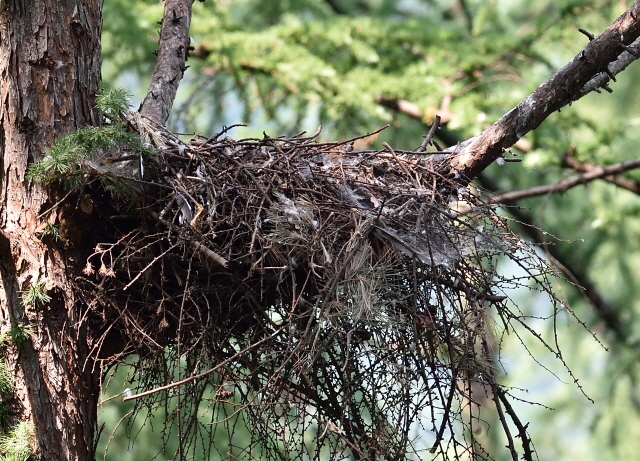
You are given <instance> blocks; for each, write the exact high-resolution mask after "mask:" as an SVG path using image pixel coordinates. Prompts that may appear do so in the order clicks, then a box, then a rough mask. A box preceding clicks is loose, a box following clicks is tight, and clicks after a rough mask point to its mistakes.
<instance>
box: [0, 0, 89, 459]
mask: <svg viewBox="0 0 640 461" xmlns="http://www.w3.org/2000/svg"><path fill="white" fill-rule="evenodd" d="M100 33H101V1H100V0H85V1H83V2H79V1H77V0H57V1H54V2H51V1H47V0H7V1H3V2H1V3H0V95H1V98H2V99H1V100H0V162H1V163H0V181H1V184H2V188H1V190H0V316H1V318H0V321H1V322H2V325H1V329H2V331H3V332H6V331H8V330H9V328H11V327H12V326H13V327H14V328H15V327H16V326H20V325H25V324H30V325H31V326H32V327H33V328H34V333H35V334H34V335H33V336H32V337H31V338H30V339H29V340H27V341H25V342H24V344H23V345H22V346H20V347H16V346H15V345H13V346H10V347H8V349H7V354H6V355H7V357H6V359H7V361H8V363H12V364H15V371H16V376H17V379H16V399H17V401H19V405H16V407H19V408H20V411H19V412H18V413H19V414H16V415H15V416H16V418H15V420H16V421H18V420H31V421H32V422H33V424H34V427H35V436H36V437H35V440H36V442H35V444H36V446H35V447H34V448H35V449H36V456H35V457H34V458H35V459H42V460H89V459H94V440H93V439H94V433H95V426H96V409H97V399H98V395H99V384H100V369H99V367H97V366H96V365H95V363H94V362H92V360H91V354H90V353H89V351H90V345H91V342H90V341H91V337H92V335H91V332H90V330H89V326H88V325H87V323H86V322H85V321H83V318H84V317H82V316H81V314H82V312H83V309H82V304H81V302H80V301H79V300H78V299H76V298H75V296H74V290H73V270H74V268H72V267H70V264H72V263H73V261H74V260H75V261H78V258H75V257H74V256H75V255H78V254H79V253H80V249H81V248H82V246H83V242H82V241H74V242H70V241H69V242H67V243H66V244H63V243H61V242H54V241H51V242H48V243H44V242H43V241H41V240H40V239H39V238H38V231H39V229H41V228H42V227H41V226H42V223H43V222H44V221H46V220H47V219H50V218H52V216H54V215H55V217H56V219H57V220H58V222H63V221H64V220H65V219H67V218H68V217H67V216H65V215H66V214H68V215H70V217H73V215H74V214H75V215H77V214H78V212H75V210H73V209H71V210H70V211H69V212H67V211H66V210H61V209H56V210H51V211H50V208H51V207H52V205H53V204H54V203H55V202H56V199H55V197H52V196H50V192H51V191H47V190H44V188H42V187H41V186H39V185H38V184H34V183H33V182H32V181H30V180H28V179H25V172H26V169H27V166H28V165H30V164H32V163H33V162H35V161H37V160H38V159H39V158H40V157H42V156H43V155H44V153H45V152H46V150H47V148H48V147H49V146H50V145H51V144H52V142H53V141H54V140H55V139H57V138H59V137H60V136H64V135H66V134H68V133H70V132H72V131H74V130H77V129H78V128H80V127H82V126H84V125H87V124H96V123H98V114H97V113H96V111H95V109H94V108H93V101H94V97H95V94H96V92H97V91H98V89H99V84H100V64H101V62H100ZM45 240H46V239H45ZM78 264H80V262H79V261H78ZM38 283H39V284H40V286H44V287H45V289H46V290H47V294H48V295H49V296H51V301H49V302H46V303H42V304H41V305H35V306H34V305H29V304H28V303H25V302H24V301H23V297H24V296H23V293H22V292H24V291H25V290H28V289H29V287H33V286H36V285H37V284H38Z"/></svg>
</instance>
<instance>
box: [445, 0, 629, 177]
mask: <svg viewBox="0 0 640 461" xmlns="http://www.w3.org/2000/svg"><path fill="white" fill-rule="evenodd" d="M638 17H640V0H638V1H636V2H634V4H633V5H632V6H631V7H630V8H629V9H628V10H627V11H626V12H625V13H624V14H623V15H622V16H620V17H619V18H618V19H617V20H616V21H615V22H614V23H613V24H612V25H611V26H610V27H608V28H607V29H606V30H605V31H604V32H603V33H602V34H600V35H599V36H598V37H596V38H594V39H593V40H592V41H590V42H589V43H588V44H587V46H586V47H585V48H584V49H583V50H582V51H580V53H578V54H577V55H576V56H575V57H574V58H573V59H572V60H571V62H569V63H568V64H567V65H566V66H565V67H563V68H562V69H561V70H560V71H558V72H557V73H556V74H555V75H554V76H553V77H551V78H550V79H549V80H548V81H547V82H545V83H543V84H542V85H540V86H539V87H538V88H537V89H536V90H535V91H534V92H533V93H532V94H531V95H529V96H528V97H527V98H526V99H525V100H524V101H522V102H521V103H520V104H518V105H517V106H516V107H515V108H514V109H512V110H511V111H509V112H508V113H507V114H505V115H504V116H503V117H502V118H501V119H500V120H498V121H497V122H496V123H494V124H493V125H492V126H491V127H489V128H488V129H487V130H485V131H484V132H483V133H482V134H481V135H479V136H478V137H476V138H475V139H473V140H472V141H471V142H469V143H468V144H467V145H465V146H463V147H464V148H463V149H462V150H460V151H459V152H456V153H455V154H452V155H450V156H449V157H448V158H446V159H445V160H443V161H442V162H441V163H440V165H439V170H440V171H441V172H443V173H447V174H450V175H451V176H454V177H456V178H459V182H461V183H462V184H465V183H468V182H469V181H470V180H472V179H473V178H475V177H476V176H478V174H480V172H481V171H483V170H484V169H485V168H486V167H487V166H489V165H490V164H491V163H492V162H494V161H495V160H496V159H497V158H498V157H499V156H500V155H502V153H503V152H504V151H505V150H506V149H508V148H509V147H511V146H512V145H514V144H515V143H516V142H517V141H518V140H519V139H520V138H522V137H523V136H524V135H525V134H527V133H528V132H529V131H531V130H533V129H535V128H536V127H537V126H538V125H540V123H542V122H543V121H544V120H545V119H546V118H547V117H548V116H549V115H551V114H552V113H553V112H555V111H556V110H559V109H561V108H562V107H564V106H565V105H567V104H569V103H570V102H572V101H575V100H576V99H578V98H579V97H580V96H581V95H582V91H583V88H584V87H585V85H587V83H589V82H590V81H591V80H592V79H593V78H595V77H597V76H598V75H600V74H601V73H602V72H609V73H610V72H611V71H610V70H609V68H608V66H609V65H610V64H611V63H613V62H616V61H618V60H619V59H620V57H621V55H622V54H625V59H630V58H629V57H626V55H630V56H632V57H633V58H634V59H635V56H634V55H633V54H632V53H629V52H628V49H629V46H630V45H632V44H634V42H635V41H636V40H637V39H638V37H639V36H640V21H638V20H637V19H636V18H638Z"/></svg>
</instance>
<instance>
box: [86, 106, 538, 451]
mask: <svg viewBox="0 0 640 461" xmlns="http://www.w3.org/2000/svg"><path fill="white" fill-rule="evenodd" d="M131 122H132V123H134V124H136V125H137V126H138V128H139V129H141V128H145V129H142V132H143V134H144V135H146V136H149V142H151V143H153V144H154V145H155V146H156V147H157V149H158V152H157V155H156V156H155V157H154V158H152V159H143V168H144V171H143V172H141V171H139V168H140V166H139V159H137V158H135V159H131V158H129V157H127V154H126V153H110V154H109V155H110V156H111V157H109V158H107V159H106V160H105V159H103V160H102V162H101V163H100V165H97V164H96V163H95V162H94V163H93V164H91V165H89V166H90V167H92V168H93V170H92V171H93V172H94V173H96V176H98V177H100V178H101V180H102V181H103V184H104V181H107V182H110V183H111V186H116V185H124V186H125V187H124V189H125V192H127V191H128V192H127V193H128V195H127V194H125V198H124V199H120V200H119V201H116V202H115V204H114V202H113V201H112V202H111V203H110V204H109V207H110V210H111V211H110V218H109V222H110V225H111V229H112V230H111V231H109V232H110V233H108V234H105V237H104V241H101V242H98V245H97V246H96V247H95V248H94V252H93V254H91V255H90V256H89V257H88V258H87V266H86V268H85V271H84V274H85V275H84V276H83V277H82V281H81V283H80V287H81V288H80V289H79V290H80V292H81V293H82V296H83V297H84V298H85V299H87V300H89V304H90V306H91V310H92V315H91V318H93V319H94V320H93V321H94V322H98V323H99V324H100V325H101V328H102V330H101V331H103V332H104V334H103V335H102V336H101V337H100V338H98V339H97V340H96V341H95V344H94V347H95V349H96V354H99V355H100V356H101V357H103V358H106V357H112V358H113V357H114V353H116V352H117V353H119V354H120V355H119V357H125V356H127V354H131V353H135V354H137V355H136V356H137V357H139V359H138V362H137V371H138V373H137V374H136V375H135V380H134V387H136V386H137V387H136V390H137V391H138V392H142V391H145V390H150V389H154V388H157V387H159V386H163V385H166V384H169V383H171V382H176V381H179V380H183V379H187V378H190V377H193V376H196V375H198V374H201V376H200V377H199V379H193V380H190V381H189V380H188V381H186V383H184V384H183V385H182V386H180V387H178V386H176V387H171V386H168V387H167V388H165V389H164V390H163V391H162V392H155V393H149V394H148V395H147V396H146V397H144V398H140V399H136V402H137V405H139V406H140V407H151V408H154V405H161V402H162V401H163V400H162V399H164V398H165V397H167V395H168V396H172V397H176V398H178V397H179V399H181V400H180V405H178V406H177V407H176V409H175V410H173V412H170V414H169V415H168V416H167V418H168V420H170V421H174V423H175V424H177V425H178V426H180V427H181V428H182V429H181V437H182V438H181V444H183V446H182V447H181V449H182V450H183V452H184V450H185V449H192V448H193V447H195V446H196V445H197V444H198V443H199V442H200V441H201V440H211V441H213V440H214V439H217V440H220V437H224V438H225V439H228V441H229V442H228V447H227V446H225V447H221V446H220V443H217V444H216V445H215V446H214V449H217V450H219V451H220V454H221V455H222V456H230V457H232V458H233V456H237V457H239V458H244V459H254V458H257V457H261V458H264V459H283V458H288V459H308V458H309V457H311V458H315V459H329V454H331V456H332V458H331V459H342V458H348V457H353V458H355V459H405V458H406V457H409V456H411V454H412V453H418V454H419V452H420V451H422V450H425V449H431V452H432V453H437V454H439V455H440V456H442V457H443V458H448V457H457V456H460V455H461V453H462V452H465V451H469V452H473V453H475V455H477V456H483V452H482V451H481V449H479V448H478V444H477V443H475V442H474V441H473V440H472V439H473V437H474V430H473V429H474V427H473V426H474V424H480V419H477V418H478V415H477V414H474V415H473V416H471V415H470V414H469V413H468V411H467V410H468V408H470V407H471V405H472V404H473V402H472V400H473V399H474V396H473V393H472V392H471V387H472V385H475V386H480V387H481V388H482V389H483V392H484V393H485V394H488V395H493V396H494V397H496V396H498V397H500V396H504V392H505V391H503V390H501V389H500V388H499V387H498V386H497V384H496V381H495V378H494V375H495V367H496V366H497V364H498V356H499V352H498V347H499V343H500V337H501V335H502V334H503V333H504V332H508V331H509V330H510V329H511V328H513V324H515V323H519V322H521V317H520V315H521V314H520V313H519V311H518V310H516V309H513V308H512V307H510V304H509V300H508V298H507V290H510V289H512V288H514V287H518V286H523V285H530V286H535V285H536V284H537V286H538V287H541V288H540V289H542V290H545V291H549V292H550V289H549V284H548V281H547V275H548V274H549V273H550V270H549V268H548V267H547V266H546V265H545V264H544V262H543V261H541V260H540V259H539V258H538V257H537V256H536V254H535V252H534V251H533V250H532V249H531V248H530V247H528V246H527V245H526V244H525V243H523V242H522V241H521V240H520V239H519V238H518V237H516V236H515V235H514V234H513V233H512V232H511V231H510V230H509V228H508V226H507V225H506V223H505V220H504V219H503V218H502V217H501V216H500V215H498V214H497V213H496V211H495V210H494V209H492V208H491V207H489V206H485V205H483V204H482V203H481V202H480V201H479V200H477V199H475V198H474V196H473V194H472V193H471V192H470V190H469V189H468V188H462V189H459V188H458V186H457V185H456V184H455V183H454V182H451V180H449V179H447V178H445V177H442V176H441V175H440V174H438V171H436V170H435V169H434V163H433V161H432V159H431V158H430V156H429V155H425V154H420V155H418V154H414V153H411V152H401V151H398V152H395V151H393V150H392V149H391V148H387V149H385V150H382V151H377V150H376V151H358V150H353V149H352V142H353V141H354V140H348V141H345V142H319V141H317V140H316V138H317V135H315V136H310V137H305V136H304V135H299V136H294V137H292V138H271V137H268V136H266V135H265V136H264V138H263V139H244V140H240V141H234V140H232V139H230V138H228V137H227V136H226V135H225V134H224V133H220V134H218V135H216V136H212V137H211V138H197V139H193V140H191V141H189V142H183V141H181V140H179V139H178V138H176V137H175V136H173V135H172V134H170V133H168V132H166V131H164V130H162V129H161V128H159V127H155V126H151V125H149V122H148V121H146V120H144V119H142V118H140V117H132V118H131ZM113 168H119V169H120V170H118V171H116V170H114V169H113ZM127 168H128V169H129V170H130V171H129V173H127V174H124V173H122V172H123V171H124V170H126V169H127ZM131 172H134V173H131ZM141 173H142V177H140V174H141ZM123 175H124V176H128V177H123ZM135 175H138V176H137V178H135V177H134V176H135ZM87 187H89V186H87ZM91 187H93V186H91ZM98 189H100V190H102V186H100V187H98V188H96V187H93V189H92V190H93V192H92V193H93V194H94V200H95V201H98V198H97V195H98V193H97V192H96V191H97V190H98ZM132 193H133V195H135V204H136V206H135V207H131V206H130V203H131V202H132V197H131V196H132ZM100 200H102V202H103V208H105V209H106V201H105V200H104V199H100ZM460 210H464V212H461V211H460ZM103 211H104V210H103ZM141 223H142V224H141ZM505 257H506V258H510V259H511V260H512V261H515V262H516V263H517V264H518V265H519V266H521V267H523V268H525V269H526V271H527V272H528V273H529V274H530V278H527V279H519V278H516V279H511V278H505V277H501V276H499V275H497V273H496V264H497V261H498V260H499V259H500V258H505ZM491 318H494V319H498V320H497V322H498V323H497V324H495V325H494V327H493V328H490V326H491V325H490V324H491V323H492V322H493V321H491V320H490V319H491ZM496 331H497V333H496ZM185 403H188V404H191V410H192V411H187V410H186V409H185V408H188V405H185ZM465 408H467V410H465ZM198 411H200V413H198ZM465 411H467V412H466V413H465ZM195 414H200V416H201V417H202V415H204V419H205V420H206V421H203V420H202V419H200V420H199V422H198V423H194V422H195V419H194V415H195ZM510 416H511V418H516V420H517V417H516V416H515V415H513V416H512V415H510ZM474 418H475V419H474ZM238 421H243V424H240V425H239V426H238ZM211 423H215V424H211ZM243 425H246V427H248V430H249V434H248V435H247V434H244V433H243V431H242V429H239V427H242V426H243ZM503 425H504V428H505V430H506V431H508V425H507V423H506V421H504V422H503ZM516 426H517V423H516ZM461 427H466V428H467V429H468V430H467V431H466V432H465V431H464V430H461V429H460V428H461ZM418 431H423V435H421V438H422V440H417V439H416V434H419V433H421V432H418ZM170 434H171V430H167V431H166V437H167V439H170V438H171V437H170ZM221 434H222V435H221ZM425 434H430V435H425ZM462 435H464V436H462ZM518 435H520V436H521V438H522V440H521V443H522V444H523V447H524V451H525V455H527V454H528V455H529V456H530V455H531V452H530V451H529V450H530V448H529V442H528V437H527V435H526V431H525V430H524V429H523V430H522V431H521V433H519V434H518ZM205 445H206V444H205ZM227 448H228V451H227ZM205 449H206V450H209V449H210V447H209V448H205ZM428 456H433V455H428ZM233 459H235V458H233Z"/></svg>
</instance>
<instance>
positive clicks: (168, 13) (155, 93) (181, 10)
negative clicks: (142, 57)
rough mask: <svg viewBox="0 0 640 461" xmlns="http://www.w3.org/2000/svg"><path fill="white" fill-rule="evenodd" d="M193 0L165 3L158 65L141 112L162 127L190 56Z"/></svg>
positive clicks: (174, 0) (169, 0)
mask: <svg viewBox="0 0 640 461" xmlns="http://www.w3.org/2000/svg"><path fill="white" fill-rule="evenodd" d="M192 6H193V0H166V3H165V7H164V16H163V18H162V27H161V29H160V40H159V42H158V62H157V63H156V69H155V71H154V72H153V78H152V80H151V85H150V86H149V91H148V92H147V96H146V97H145V98H144V101H143V102H142V107H141V108H140V113H141V114H142V115H144V116H146V117H149V118H150V119H152V120H154V121H155V122H157V123H159V124H161V125H164V124H165V123H166V122H167V119H168V118H169V112H170V111H171V106H172V105H173V100H174V99H175V97H176V92H177V91H178V85H179V84H180V80H181V79H182V76H183V74H184V71H185V69H186V67H185V65H184V63H185V61H186V60H187V55H188V53H189V26H190V24H191V8H192Z"/></svg>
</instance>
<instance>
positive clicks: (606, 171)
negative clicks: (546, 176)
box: [488, 158, 640, 204]
mask: <svg viewBox="0 0 640 461" xmlns="http://www.w3.org/2000/svg"><path fill="white" fill-rule="evenodd" d="M639 167H640V158H636V159H633V160H625V161H624V162H620V163H616V164H614V165H609V166H604V167H602V166H595V165H593V168H591V169H590V170H589V171H587V172H585V173H582V174H579V175H576V176H573V177H571V178H567V179H563V180H561V181H558V182H557V183H554V184H545V185H542V186H534V187H530V188H527V189H522V190H516V191H512V192H505V193H503V194H500V195H497V196H495V197H491V198H489V199H488V202H489V203H492V204H497V203H508V202H515V201H516V200H520V199H523V198H527V197H537V196H540V195H547V194H558V193H563V192H566V191H567V190H568V189H570V188H572V187H575V186H579V185H581V184H586V183H588V182H590V181H593V180H594V179H600V178H606V177H608V176H609V177H610V176H612V175H615V174H619V173H622V172H624V171H628V170H633V169H635V168H639Z"/></svg>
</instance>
